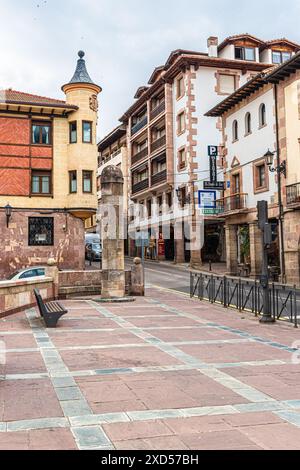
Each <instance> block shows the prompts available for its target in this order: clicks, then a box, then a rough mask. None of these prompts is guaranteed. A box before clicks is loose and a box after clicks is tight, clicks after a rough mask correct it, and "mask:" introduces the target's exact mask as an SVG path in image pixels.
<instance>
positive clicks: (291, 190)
mask: <svg viewBox="0 0 300 470" xmlns="http://www.w3.org/2000/svg"><path fill="white" fill-rule="evenodd" d="M286 203H287V205H288V206H289V205H291V204H297V203H298V204H300V183H296V184H292V185H290V186H287V187H286Z"/></svg>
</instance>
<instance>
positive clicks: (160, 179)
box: [151, 170, 167, 186]
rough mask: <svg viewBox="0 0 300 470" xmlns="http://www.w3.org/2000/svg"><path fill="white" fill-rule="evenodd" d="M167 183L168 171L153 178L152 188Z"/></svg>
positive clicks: (161, 172)
mask: <svg viewBox="0 0 300 470" xmlns="http://www.w3.org/2000/svg"><path fill="white" fill-rule="evenodd" d="M165 181H167V170H163V171H160V172H159V173H156V174H155V175H152V176H151V186H155V185H157V184H159V183H164V182H165Z"/></svg>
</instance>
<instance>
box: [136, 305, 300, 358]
mask: <svg viewBox="0 0 300 470" xmlns="http://www.w3.org/2000/svg"><path fill="white" fill-rule="evenodd" d="M145 300H146V302H149V303H151V304H154V305H159V306H160V307H161V308H164V309H165V310H167V311H168V312H172V313H175V314H176V315H178V316H179V317H182V318H189V319H191V320H194V321H196V322H198V323H201V324H205V325H206V326H207V327H208V328H209V327H211V328H216V329H218V330H221V331H227V332H229V333H234V334H236V335H238V336H241V337H243V338H248V339H249V340H251V341H255V342H257V343H263V344H266V345H267V346H270V347H272V348H276V349H281V350H282V351H287V352H289V353H292V354H293V353H294V352H297V351H298V349H297V348H290V347H288V346H286V345H284V344H281V343H276V342H274V341H272V340H268V339H264V338H260V337H259V336H254V335H251V334H250V333H246V332H245V331H241V330H237V329H235V328H231V327H229V326H223V325H220V324H219V323H211V322H209V321H208V320H203V319H200V318H199V317H197V316H196V315H193V314H192V313H186V312H183V311H182V310H179V309H177V308H175V307H170V306H169V305H167V304H164V303H160V302H159V301H158V300H154V299H145Z"/></svg>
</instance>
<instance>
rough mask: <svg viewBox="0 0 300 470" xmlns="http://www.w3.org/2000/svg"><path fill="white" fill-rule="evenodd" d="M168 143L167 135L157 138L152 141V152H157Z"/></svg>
mask: <svg viewBox="0 0 300 470" xmlns="http://www.w3.org/2000/svg"><path fill="white" fill-rule="evenodd" d="M164 145H166V136H165V135H164V136H162V137H160V138H159V139H157V140H154V142H152V143H151V152H155V151H156V150H158V149H160V148H161V147H163V146H164Z"/></svg>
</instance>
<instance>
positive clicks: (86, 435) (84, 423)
mask: <svg viewBox="0 0 300 470" xmlns="http://www.w3.org/2000/svg"><path fill="white" fill-rule="evenodd" d="M266 411H270V412H273V413H274V414H276V415H278V416H279V417H280V418H282V419H284V420H285V421H288V422H289V423H291V424H294V425H295V426H297V427H300V421H299V417H300V414H299V411H300V401H299V400H295V401H290V402H287V401H282V402H272V403H249V404H240V405H225V406H204V407H199V408H181V409H175V410H174V409H164V410H145V411H129V412H116V413H106V414H99V415H96V414H94V415H90V414H88V415H85V416H74V417H69V418H68V419H67V418H45V419H35V420H24V421H12V422H9V423H0V432H1V433H2V432H18V431H30V430H33V429H36V430H37V429H39V430H41V429H55V428H71V431H72V432H73V434H74V436H75V438H76V440H77V442H78V446H79V448H80V449H85V448H89V449H91V448H92V449H94V448H99V447H100V448H101V449H110V448H112V447H111V446H110V445H108V444H107V436H106V435H105V433H104V432H103V430H102V428H101V426H103V425H104V424H113V423H116V424H117V423H128V422H138V421H155V420H160V419H177V418H196V417H200V416H221V415H222V416H228V415H233V414H245V413H247V414H251V413H257V412H266ZM297 411H298V413H297Z"/></svg>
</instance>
